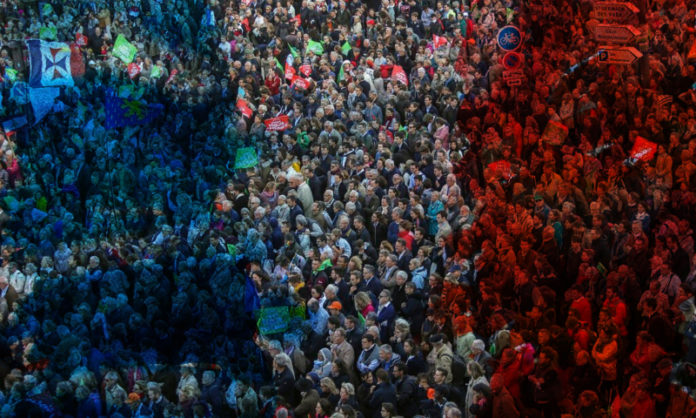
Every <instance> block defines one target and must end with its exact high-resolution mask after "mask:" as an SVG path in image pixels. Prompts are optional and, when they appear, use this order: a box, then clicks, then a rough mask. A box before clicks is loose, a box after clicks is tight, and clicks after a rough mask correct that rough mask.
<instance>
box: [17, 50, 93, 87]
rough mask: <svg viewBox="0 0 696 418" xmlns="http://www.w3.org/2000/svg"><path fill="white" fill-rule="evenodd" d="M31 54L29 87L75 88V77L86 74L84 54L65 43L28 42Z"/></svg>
mask: <svg viewBox="0 0 696 418" xmlns="http://www.w3.org/2000/svg"><path fill="white" fill-rule="evenodd" d="M26 45H27V49H28V52H29V86H31V87H59V86H69V87H71V86H73V85H74V84H75V83H74V80H73V77H74V76H78V75H80V72H81V73H82V74H84V66H85V64H84V61H83V60H82V54H80V53H75V49H74V48H71V47H70V46H69V45H68V44H66V43H64V42H46V41H42V40H39V39H30V40H28V41H26Z"/></svg>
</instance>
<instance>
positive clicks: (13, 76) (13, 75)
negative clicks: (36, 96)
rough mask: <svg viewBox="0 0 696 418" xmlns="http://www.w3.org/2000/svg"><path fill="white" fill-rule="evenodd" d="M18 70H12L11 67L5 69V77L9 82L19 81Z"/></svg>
mask: <svg viewBox="0 0 696 418" xmlns="http://www.w3.org/2000/svg"><path fill="white" fill-rule="evenodd" d="M17 74H18V72H17V70H15V69H13V68H10V67H5V77H7V79H8V80H10V81H11V82H13V83H14V82H15V81H17Z"/></svg>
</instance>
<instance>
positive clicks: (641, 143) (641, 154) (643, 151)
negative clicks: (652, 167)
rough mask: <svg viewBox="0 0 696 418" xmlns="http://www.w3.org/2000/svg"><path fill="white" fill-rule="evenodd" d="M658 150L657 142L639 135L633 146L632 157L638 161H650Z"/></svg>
mask: <svg viewBox="0 0 696 418" xmlns="http://www.w3.org/2000/svg"><path fill="white" fill-rule="evenodd" d="M656 152H657V144H656V143H654V142H652V141H648V140H647V139H645V138H643V137H642V136H637V137H636V141H635V142H634V143H633V148H631V158H632V159H634V160H636V161H650V160H652V159H653V157H654V156H655V153H656Z"/></svg>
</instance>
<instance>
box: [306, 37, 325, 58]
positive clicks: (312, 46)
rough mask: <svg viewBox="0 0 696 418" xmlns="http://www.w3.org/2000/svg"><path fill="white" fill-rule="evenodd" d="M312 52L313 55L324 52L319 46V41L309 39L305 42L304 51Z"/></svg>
mask: <svg viewBox="0 0 696 418" xmlns="http://www.w3.org/2000/svg"><path fill="white" fill-rule="evenodd" d="M310 51H311V52H314V55H321V54H323V53H324V47H323V46H321V42H317V41H313V40H311V39H310V40H309V42H308V43H307V50H306V51H305V52H310Z"/></svg>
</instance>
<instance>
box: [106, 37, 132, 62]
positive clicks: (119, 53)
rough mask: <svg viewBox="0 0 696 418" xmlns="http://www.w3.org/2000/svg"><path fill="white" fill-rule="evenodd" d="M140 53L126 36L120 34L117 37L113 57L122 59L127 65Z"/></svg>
mask: <svg viewBox="0 0 696 418" xmlns="http://www.w3.org/2000/svg"><path fill="white" fill-rule="evenodd" d="M137 52H138V48H136V47H135V45H133V44H131V43H130V42H128V40H127V39H126V37H125V36H123V35H122V34H119V35H118V37H116V42H114V47H113V49H112V50H111V55H113V56H114V57H116V58H118V59H120V60H121V61H123V62H124V63H126V64H130V63H131V62H133V59H135V54H136V53H137Z"/></svg>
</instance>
